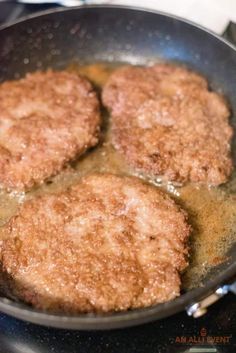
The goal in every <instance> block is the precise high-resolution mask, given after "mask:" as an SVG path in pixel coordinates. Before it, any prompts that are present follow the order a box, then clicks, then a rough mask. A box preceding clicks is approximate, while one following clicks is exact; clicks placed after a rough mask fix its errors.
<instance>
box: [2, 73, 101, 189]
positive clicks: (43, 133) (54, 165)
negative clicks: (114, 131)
mask: <svg viewBox="0 0 236 353" xmlns="http://www.w3.org/2000/svg"><path fill="white" fill-rule="evenodd" d="M100 120H101V119H100V112H99V102H98V99H97V97H96V93H95V92H94V91H93V89H92V86H91V84H90V83H89V82H88V81H87V80H86V79H85V78H82V77H80V76H78V75H77V74H73V73H69V72H66V71H58V72H53V71H51V70H48V71H47V72H35V73H32V74H27V75H26V77H25V78H23V79H20V80H17V81H7V82H4V83H3V84H1V85H0V186H1V187H2V188H6V189H9V190H12V189H14V190H25V189H29V188H31V187H32V186H33V185H34V184H39V183H42V182H43V181H44V180H45V179H46V178H48V177H50V176H52V175H55V174H57V173H58V172H59V171H60V170H61V169H62V168H63V166H64V165H65V164H66V163H67V162H68V161H70V160H72V159H75V158H76V157H78V156H79V155H80V154H82V153H83V152H84V151H86V150H87V149H88V148H89V147H92V146H94V145H96V143H97V142H98V134H99V126H100Z"/></svg>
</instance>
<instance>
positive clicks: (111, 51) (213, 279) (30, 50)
mask: <svg viewBox="0 0 236 353" xmlns="http://www.w3.org/2000/svg"><path fill="white" fill-rule="evenodd" d="M78 58H79V60H80V62H81V61H82V62H83V61H84V62H86V63H88V62H94V61H101V60H102V61H104V60H105V61H116V62H122V61H124V62H130V63H132V64H145V63H147V62H149V61H152V60H156V59H157V58H164V59H167V60H174V61H181V62H184V63H186V64H187V65H188V66H189V67H191V68H193V69H195V70H197V71H199V72H201V73H202V74H203V75H205V76H206V77H207V78H208V79H209V81H210V82H211V85H212V87H213V88H218V87H221V89H222V91H223V93H224V94H225V95H226V96H227V98H228V100H229V102H230V105H231V107H232V111H233V112H236V50H235V48H234V47H233V46H231V45H230V44H229V43H227V42H226V41H224V40H223V39H222V38H219V37H217V36H216V35H214V34H212V33H210V32H208V31H206V30H204V29H202V28H200V27H199V26H196V25H193V24H191V23H189V22H186V21H183V20H180V19H178V18H176V17H173V16H167V15H165V14H160V13H157V12H154V11H145V10H142V9H135V8H128V7H113V6H89V7H80V8H73V9H66V10H61V9H60V10H57V11H53V12H47V13H43V14H41V15H40V16H37V17H35V16H32V17H31V16H30V17H27V18H25V19H24V20H22V21H18V22H16V23H15V24H13V25H10V26H6V27H3V28H2V29H1V30H0V80H1V81H3V80H6V79H12V78H17V77H21V76H23V75H24V74H25V73H26V72H29V71H35V70H37V69H45V68H47V67H53V68H61V67H64V66H66V65H67V64H69V63H71V62H72V61H73V60H76V59H77V60H78ZM235 123H236V121H235V120H234V124H235ZM235 275H236V249H235V248H234V249H233V248H232V249H231V252H230V253H229V257H228V260H227V261H226V262H225V263H223V264H221V265H220V266H218V267H216V268H214V270H212V271H211V272H210V273H209V274H208V276H207V277H206V278H205V280H204V285H203V287H201V288H197V289H194V290H191V291H189V292H187V293H185V294H183V295H181V296H180V297H179V298H177V299H175V300H173V301H171V302H168V303H164V304H159V305H156V306H153V307H150V308H146V309H139V310H132V311H127V312H123V313H115V314H106V315H93V314H89V315H85V314H84V315H79V316H74V317H71V316H66V315H59V314H58V315H51V314H47V313H43V312H40V311H37V310H35V309H32V308H30V307H29V306H27V305H24V304H21V303H15V302H13V301H11V300H9V299H6V298H3V297H2V298H0V310H1V311H2V312H4V313H7V314H10V315H12V316H15V317H17V318H20V319H24V320H28V321H31V322H34V323H37V324H43V325H47V326H54V327H61V328H73V329H111V328H116V327H125V326H131V325H136V324H141V323H144V322H148V321H151V320H156V319H160V318H164V317H167V316H170V315H172V314H174V313H176V312H178V311H181V310H183V309H186V308H187V310H188V313H189V314H193V315H194V316H197V315H201V314H203V313H204V307H205V306H208V305H209V304H210V302H212V301H214V300H215V299H218V298H219V297H220V296H221V295H223V294H225V293H226V292H227V291H228V290H232V291H235V293H236V288H235V287H236V285H233V284H232V283H233V280H232V277H233V276H235ZM213 293H214V294H213ZM205 298H207V299H205ZM204 299H205V300H204Z"/></svg>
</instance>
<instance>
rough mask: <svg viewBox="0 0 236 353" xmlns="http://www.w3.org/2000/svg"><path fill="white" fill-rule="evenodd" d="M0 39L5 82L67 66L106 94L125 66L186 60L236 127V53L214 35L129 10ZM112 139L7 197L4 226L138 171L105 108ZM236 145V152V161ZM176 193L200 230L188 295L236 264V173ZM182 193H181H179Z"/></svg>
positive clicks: (0, 218) (0, 212)
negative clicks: (34, 205)
mask: <svg viewBox="0 0 236 353" xmlns="http://www.w3.org/2000/svg"><path fill="white" fill-rule="evenodd" d="M2 31H3V35H2V36H1V37H0V47H1V51H0V64H1V65H0V80H1V81H4V80H6V79H13V78H19V77H23V76H24V75H25V74H26V73H27V72H32V71H35V70H44V69H46V68H49V67H52V68H55V69H60V68H65V67H66V68H67V69H68V70H73V71H76V72H80V73H83V74H84V75H85V76H87V77H89V78H90V79H91V80H92V81H94V83H95V85H96V87H97V89H98V91H100V90H101V87H102V85H103V84H104V82H105V81H106V79H107V78H108V77H109V75H110V73H111V72H112V70H114V68H115V67H117V65H118V66H119V65H121V64H122V63H124V62H128V63H130V64H141V65H142V64H149V63H151V62H156V61H158V60H160V59H161V60H163V59H164V60H171V61H174V62H176V61H177V62H181V63H184V64H186V65H187V66H188V67H190V68H192V69H195V70H196V71H199V72H200V73H202V74H203V75H205V76H206V77H207V78H208V80H209V82H210V84H211V86H212V88H213V89H215V90H219V91H222V92H223V94H224V95H225V96H226V98H227V99H228V100H229V103H230V106H231V108H232V120H231V123H232V125H234V126H235V124H236V121H235V115H234V114H233V112H234V111H235V110H236V100H235V93H234V92H235V85H236V82H235V67H236V55H235V52H234V51H233V49H232V48H230V47H229V46H227V45H225V44H224V43H222V42H220V41H219V40H218V39H217V38H215V37H213V36H212V35H210V34H209V33H206V32H203V31H201V30H200V29H198V28H194V27H192V26H191V25H189V24H187V23H184V22H182V23H181V22H179V21H178V20H176V19H174V18H171V17H167V16H163V15H158V14H154V13H144V12H142V11H135V10H127V9H121V8H120V9H112V8H110V9H109V8H108V9H106V11H102V8H100V9H99V8H97V9H95V8H88V9H84V10H83V11H82V10H81V9H77V10H76V9H74V10H67V11H65V12H58V13H57V12H55V13H54V14H48V15H43V16H41V17H39V18H35V19H28V20H27V21H25V22H21V23H18V24H16V25H14V26H13V27H9V28H6V29H4V30H2ZM103 116H104V125H103V138H102V142H105V143H103V144H102V142H101V143H100V145H99V146H98V148H96V149H93V150H91V151H89V152H88V153H87V154H86V155H84V156H83V157H82V158H81V159H80V160H79V161H78V162H76V163H74V164H73V165H72V166H71V168H70V169H66V170H64V171H63V172H62V173H61V174H60V175H59V176H57V177H55V178H52V179H51V180H48V181H47V183H45V185H43V186H41V187H40V188H36V189H34V190H32V192H30V193H28V194H26V195H24V194H21V195H15V194H10V195H9V194H6V193H4V192H3V191H1V192H0V224H1V225H3V224H4V223H5V222H6V221H7V220H8V219H9V218H10V217H11V216H12V215H13V214H15V213H16V211H17V208H18V207H19V204H20V203H21V202H22V201H24V200H25V199H29V198H32V197H36V196H37V195H39V194H42V193H46V192H49V193H50V192H59V191H60V190H61V189H64V188H65V187H67V186H69V185H71V184H73V183H74V182H76V180H78V179H79V178H80V177H81V176H82V175H84V174H86V173H89V172H91V171H98V170H99V171H111V172H115V173H121V174H132V171H131V170H130V169H129V168H128V166H127V165H126V164H125V162H124V160H123V159H122V158H121V157H120V156H119V155H118V154H117V153H116V152H115V151H114V149H113V148H112V146H111V144H110V142H109V116H108V114H107V113H106V112H105V111H104V112H103ZM235 146H236V143H235V140H234V144H233V154H234V156H236V148H235ZM148 182H152V183H155V184H156V186H157V187H161V188H164V189H165V190H166V191H167V192H170V193H171V195H172V197H174V198H175V199H176V201H177V202H179V203H180V204H181V205H182V207H183V208H185V209H186V210H187V211H188V213H189V220H190V223H191V224H192V226H193V233H192V236H191V242H190V246H191V257H190V266H189V267H188V269H187V271H186V272H185V273H184V274H183V276H182V278H183V292H185V291H190V290H191V289H193V288H196V287H199V286H201V285H202V286H204V285H205V284H206V283H207V281H208V280H211V279H214V278H215V277H216V275H217V274H219V273H221V272H223V271H224V269H226V268H227V266H228V265H229V264H232V263H233V262H235V260H236V249H235V243H236V242H235V240H236V207H235V206H236V205H235V203H236V173H235V172H234V173H233V175H232V177H231V179H230V181H229V182H228V183H227V184H225V185H223V186H221V187H218V188H212V189H208V188H206V187H204V186H196V185H191V184H188V185H186V186H184V187H180V188H176V187H174V186H173V185H159V183H156V181H155V180H148ZM178 194H179V195H178Z"/></svg>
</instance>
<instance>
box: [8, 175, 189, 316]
mask: <svg viewBox="0 0 236 353" xmlns="http://www.w3.org/2000/svg"><path fill="white" fill-rule="evenodd" d="M2 232H3V233H4V240H3V242H2V252H1V254H2V255H1V256H2V270H3V274H4V277H5V287H6V290H7V291H8V293H11V295H13V296H15V297H16V298H20V299H22V300H24V301H25V302H27V303H30V304H32V305H33V306H35V307H36V308H40V309H43V310H49V311H63V312H67V313H79V312H94V311H95V312H108V311H119V310H127V309H130V308H139V307H146V306H149V305H153V304H156V303H161V302H165V301H168V300H171V299H173V298H175V297H176V296H178V295H179V291H180V276H179V272H180V271H182V270H183V269H185V268H186V266H187V263H188V261H187V259H186V256H187V255H188V247H187V245H186V242H187V240H188V236H189V232H190V227H189V226H188V224H187V222H186V214H185V212H184V211H182V210H181V209H180V208H179V207H178V206H177V205H176V204H175V202H174V201H173V200H171V198H170V197H169V196H168V195H166V194H164V193H163V192H161V191H160V190H158V189H157V188H155V187H153V186H151V185H147V184H144V183H143V182H142V181H141V180H139V179H137V178H135V177H119V176H115V175H112V174H93V175H90V176H86V177H84V178H83V179H82V180H81V181H80V182H79V183H78V184H77V185H75V186H73V187H72V188H71V189H69V190H67V191H65V192H63V193H60V194H55V195H52V194H51V195H45V196H42V197H40V198H36V199H34V200H31V201H27V202H26V203H25V204H23V205H22V206H21V208H20V210H19V212H18V215H17V216H15V217H13V218H12V219H11V220H10V221H9V223H8V224H7V225H5V226H4V228H3V231H2Z"/></svg>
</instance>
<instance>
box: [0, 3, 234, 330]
mask: <svg viewBox="0 0 236 353" xmlns="http://www.w3.org/2000/svg"><path fill="white" fill-rule="evenodd" d="M86 9H101V10H103V11H104V10H106V9H113V10H115V9H118V10H129V11H135V12H137V11H138V12H145V13H151V14H157V15H159V16H164V17H167V18H171V19H174V20H177V21H179V22H183V23H186V24H188V25H190V26H191V27H194V28H198V29H199V30H201V31H203V32H206V33H207V34H209V35H211V36H213V37H215V38H216V39H218V40H219V41H220V42H221V43H223V44H224V45H227V46H228V47H230V49H232V50H233V51H234V53H235V55H236V47H235V46H234V45H233V44H231V43H230V42H228V41H227V40H225V39H224V38H222V37H220V36H219V35H217V34H216V33H214V32H213V31H211V30H209V29H207V28H204V27H203V26H201V25H198V24H196V23H194V22H192V21H189V20H186V19H183V18H181V17H179V16H175V15H170V14H168V13H165V12H161V11H156V10H152V9H145V8H142V7H136V6H124V5H82V6H78V7H73V8H54V9H49V10H46V11H40V12H38V13H37V14H33V15H27V16H24V17H22V18H21V19H19V20H17V21H14V22H13V23H10V24H6V25H3V26H0V30H5V29H7V28H10V27H13V26H14V25H16V24H19V23H22V22H27V21H28V20H33V19H35V18H40V17H43V16H47V15H50V14H53V13H64V12H67V11H78V10H79V11H80V10H81V11H83V10H86ZM235 273H236V263H233V264H231V265H230V266H229V267H228V268H226V269H225V270H223V272H221V273H219V274H218V275H216V276H215V278H214V279H213V280H211V281H209V282H207V284H206V285H205V286H203V287H199V288H196V289H193V290H191V291H189V292H187V293H185V294H182V295H181V296H179V297H178V298H176V299H174V300H172V301H170V302H166V303H163V304H158V305H154V306H152V307H147V308H142V309H135V310H132V311H125V312H117V313H110V314H103V315H101V314H80V315H77V316H70V315H64V314H51V313H47V312H43V311H40V310H37V309H34V308H31V307H30V306H27V305H26V304H22V303H19V302H15V301H13V300H10V299H7V298H4V297H0V311H2V312H4V313H6V314H9V315H11V316H14V317H16V318H19V319H22V318H23V319H24V320H27V321H30V322H33V323H37V324H42V325H46V326H53V327H58V328H70V329H78V328H79V329H84V330H87V329H95V330H96V329H97V330H99V329H111V328H119V327H127V326H134V325H138V324H142V323H146V322H149V321H152V320H155V319H157V318H164V317H166V316H169V315H171V314H174V313H177V312H178V311H180V310H183V309H185V308H186V306H188V305H191V304H192V303H194V302H196V301H199V300H200V299H202V298H204V297H206V296H207V295H209V294H210V293H212V292H213V291H214V290H215V289H216V288H218V286H220V285H221V284H222V283H223V284H226V283H225V281H228V280H229V278H230V277H231V276H234V275H235Z"/></svg>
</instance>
